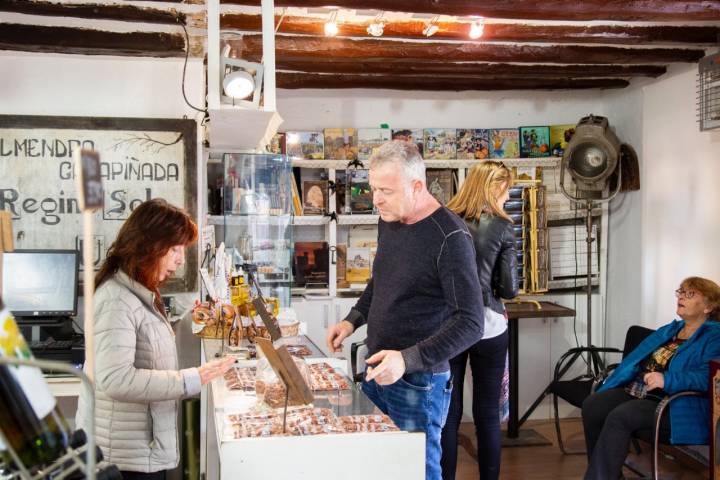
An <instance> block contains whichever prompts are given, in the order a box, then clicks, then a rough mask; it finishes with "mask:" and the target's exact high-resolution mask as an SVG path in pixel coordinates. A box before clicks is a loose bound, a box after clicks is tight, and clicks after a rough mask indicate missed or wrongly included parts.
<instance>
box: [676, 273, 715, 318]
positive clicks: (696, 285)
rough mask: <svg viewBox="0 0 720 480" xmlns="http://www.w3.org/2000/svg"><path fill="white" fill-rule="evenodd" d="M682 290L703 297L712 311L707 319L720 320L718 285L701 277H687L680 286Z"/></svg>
mask: <svg viewBox="0 0 720 480" xmlns="http://www.w3.org/2000/svg"><path fill="white" fill-rule="evenodd" d="M680 288H681V289H682V290H695V291H697V292H700V294H701V295H702V296H703V297H705V300H706V301H707V303H708V305H709V306H710V308H712V311H711V312H710V313H709V314H708V318H712V319H714V320H720V285H718V284H717V283H715V282H713V281H712V280H708V279H707V278H702V277H688V278H686V279H685V280H683V281H682V283H681V284H680Z"/></svg>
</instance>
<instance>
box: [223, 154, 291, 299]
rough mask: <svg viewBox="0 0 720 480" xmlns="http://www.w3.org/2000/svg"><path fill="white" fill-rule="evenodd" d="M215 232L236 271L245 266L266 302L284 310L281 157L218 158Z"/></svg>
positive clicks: (286, 257)
mask: <svg viewBox="0 0 720 480" xmlns="http://www.w3.org/2000/svg"><path fill="white" fill-rule="evenodd" d="M222 168H223V172H222V173H223V175H222V182H223V183H222V195H221V198H222V201H221V203H222V205H221V214H222V215H221V218H220V219H218V220H217V221H216V222H214V223H215V224H216V225H219V226H221V227H222V228H221V231H220V232H217V238H218V239H222V240H223V241H224V242H225V248H226V251H227V252H231V253H232V261H233V263H234V264H236V265H242V264H250V265H251V266H252V268H253V269H256V273H255V274H256V278H257V280H258V281H259V283H260V286H261V288H262V293H263V295H264V296H266V297H275V298H277V299H278V300H279V302H280V306H281V307H288V306H290V286H291V283H292V251H293V238H292V190H291V186H292V184H291V181H292V166H291V163H290V161H289V160H288V158H287V157H286V156H284V155H275V154H249V153H223V154H222Z"/></svg>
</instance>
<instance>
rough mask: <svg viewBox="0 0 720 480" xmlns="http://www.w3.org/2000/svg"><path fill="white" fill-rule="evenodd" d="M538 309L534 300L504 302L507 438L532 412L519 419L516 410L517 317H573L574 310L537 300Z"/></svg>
mask: <svg viewBox="0 0 720 480" xmlns="http://www.w3.org/2000/svg"><path fill="white" fill-rule="evenodd" d="M538 303H539V304H540V309H538V307H537V305H536V304H535V303H534V302H523V303H512V302H508V303H506V304H505V309H506V310H507V314H508V336H509V338H508V370H509V380H510V386H509V387H510V391H509V403H510V415H509V418H508V426H507V436H508V438H513V439H514V438H518V435H519V432H520V425H522V423H523V422H524V421H525V419H526V418H527V417H529V416H530V413H532V411H531V410H528V412H526V413H525V414H524V415H523V419H522V420H519V418H520V416H519V412H518V404H519V401H518V398H519V397H518V393H519V390H518V389H519V385H518V363H519V362H518V352H519V350H518V347H519V338H518V319H520V318H550V317H573V316H575V310H573V309H572V308H567V307H563V306H562V305H558V304H557V303H552V302H538Z"/></svg>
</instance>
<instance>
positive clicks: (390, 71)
mask: <svg viewBox="0 0 720 480" xmlns="http://www.w3.org/2000/svg"><path fill="white" fill-rule="evenodd" d="M249 60H251V61H258V60H259V59H258V58H250V59H249ZM276 68H277V69H278V70H286V71H295V72H307V73H334V74H384V75H395V76H400V77H402V76H423V75H430V76H444V77H465V78H588V77H593V78H629V77H653V78H657V77H659V76H660V75H663V74H664V73H665V72H666V70H667V69H666V68H665V67H664V66H662V65H518V64H507V63H439V62H435V63H416V62H412V63H410V62H408V63H386V62H365V61H352V62H347V61H345V62H343V61H333V62H317V61H297V60H282V59H280V60H277V62H276Z"/></svg>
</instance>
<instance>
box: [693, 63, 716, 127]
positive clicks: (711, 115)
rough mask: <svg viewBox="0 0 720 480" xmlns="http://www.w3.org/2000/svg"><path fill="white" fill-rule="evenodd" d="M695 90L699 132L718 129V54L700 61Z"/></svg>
mask: <svg viewBox="0 0 720 480" xmlns="http://www.w3.org/2000/svg"><path fill="white" fill-rule="evenodd" d="M697 88H698V90H697V91H698V95H697V101H698V104H697V105H698V108H697V111H698V122H699V123H700V131H706V130H713V129H716V128H720V52H718V53H716V54H714V55H709V56H707V57H704V58H702V59H701V60H700V63H699V65H698V85H697Z"/></svg>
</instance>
